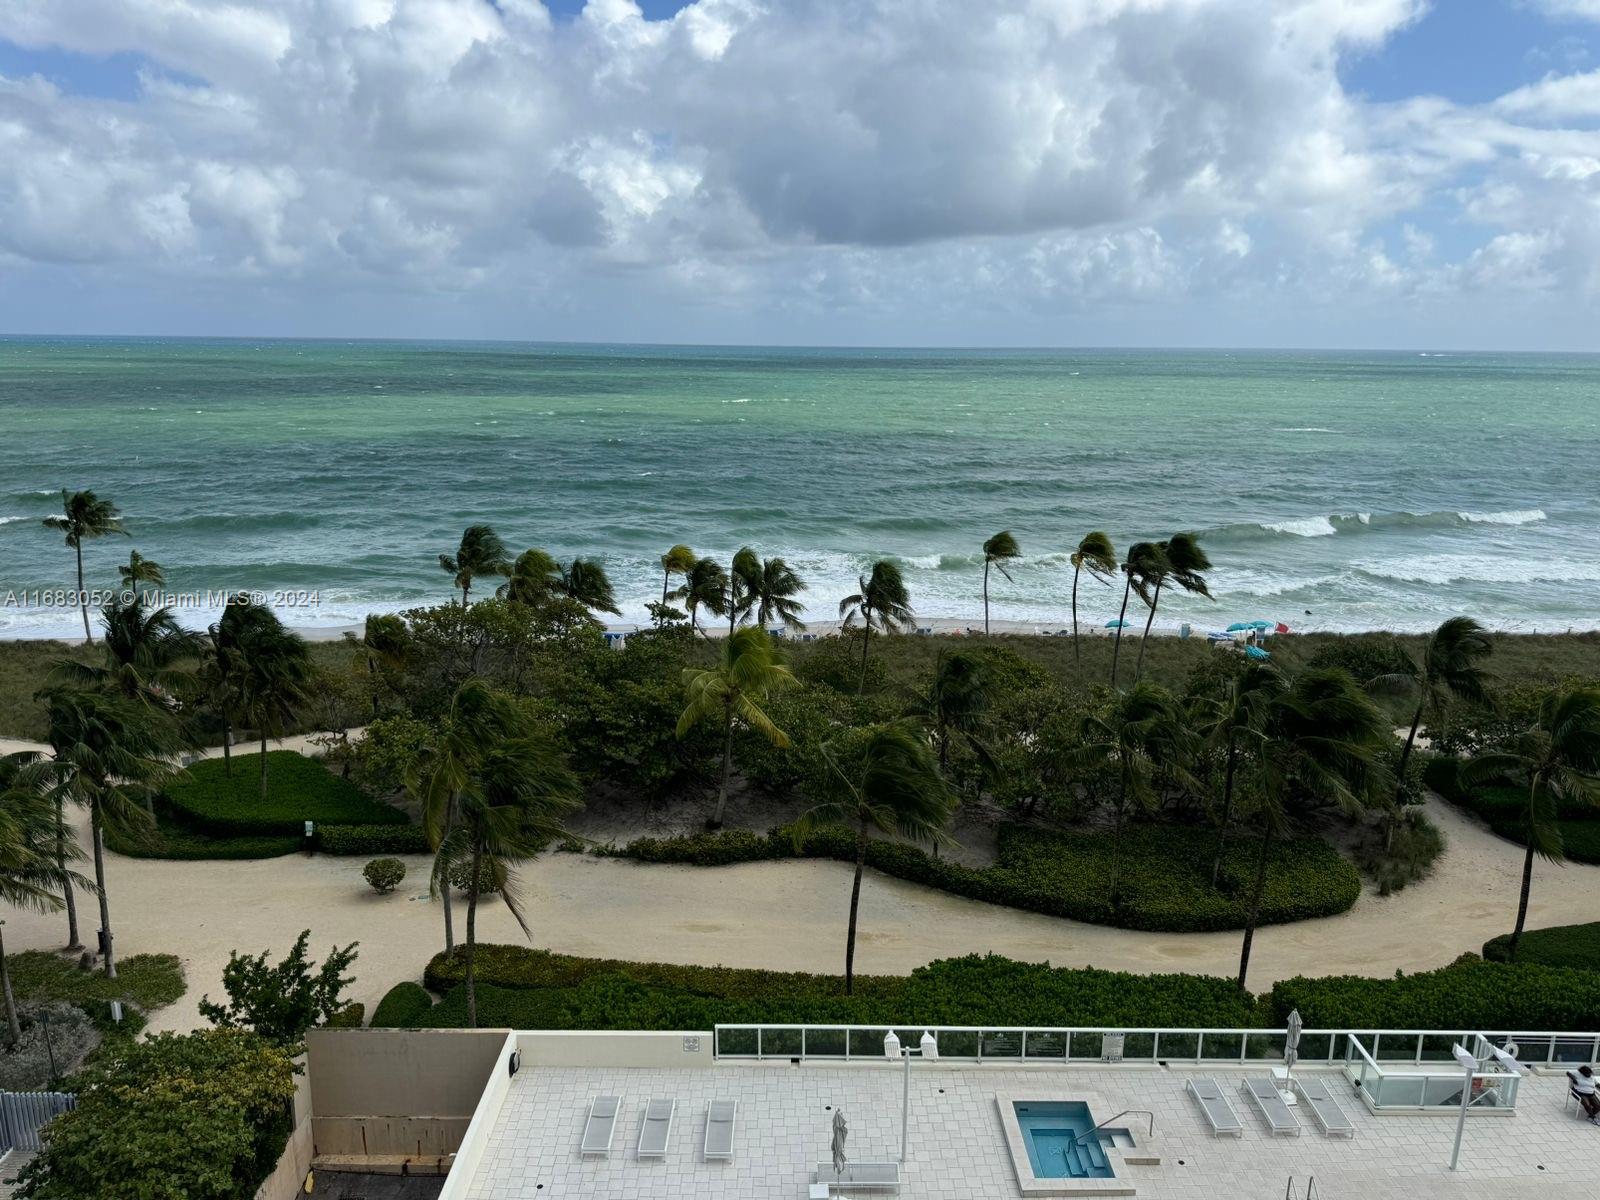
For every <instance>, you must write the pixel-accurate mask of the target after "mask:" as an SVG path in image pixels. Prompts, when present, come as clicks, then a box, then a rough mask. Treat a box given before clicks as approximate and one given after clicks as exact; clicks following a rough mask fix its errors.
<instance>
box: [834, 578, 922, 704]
mask: <svg viewBox="0 0 1600 1200" xmlns="http://www.w3.org/2000/svg"><path fill="white" fill-rule="evenodd" d="M857 583H858V584H859V586H860V588H861V590H860V591H858V592H856V594H855V595H853V596H846V597H845V598H844V599H843V600H841V601H839V616H840V617H841V618H843V620H844V628H845V629H850V628H851V627H852V626H853V625H854V624H855V623H856V622H857V621H860V622H861V684H860V686H859V687H857V688H856V693H857V694H858V695H859V694H860V693H862V692H864V691H866V690H867V646H868V644H869V643H870V642H871V641H872V629H873V626H877V627H878V629H880V630H882V631H883V632H884V633H892V632H895V631H897V630H901V629H905V628H907V627H908V626H909V625H910V624H911V623H912V622H913V621H914V620H916V617H915V616H913V615H912V612H911V593H910V592H909V591H907V590H906V581H905V580H904V579H903V578H902V577H901V575H900V568H899V567H897V566H895V565H894V564H893V563H892V562H889V561H888V560H887V559H879V560H878V561H877V562H875V563H873V564H872V574H870V575H862V576H860V577H859V579H858V580H857Z"/></svg>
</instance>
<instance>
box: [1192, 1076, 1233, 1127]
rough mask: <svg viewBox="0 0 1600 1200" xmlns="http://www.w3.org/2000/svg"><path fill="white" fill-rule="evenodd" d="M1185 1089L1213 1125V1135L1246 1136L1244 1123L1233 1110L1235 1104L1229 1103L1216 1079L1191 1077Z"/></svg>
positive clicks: (1207, 1122)
mask: <svg viewBox="0 0 1600 1200" xmlns="http://www.w3.org/2000/svg"><path fill="white" fill-rule="evenodd" d="M1183 1090H1184V1091H1186V1092H1188V1093H1189V1095H1191V1096H1193V1097H1194V1100H1195V1103H1196V1104H1198V1105H1199V1106H1200V1111H1201V1112H1202V1113H1203V1114H1205V1118H1206V1124H1208V1125H1210V1126H1211V1133H1212V1136H1214V1137H1243V1136H1244V1123H1243V1122H1241V1121H1240V1120H1239V1114H1238V1113H1236V1112H1234V1111H1233V1105H1231V1104H1229V1103H1228V1098H1227V1097H1226V1096H1224V1095H1223V1094H1222V1089H1221V1088H1220V1087H1218V1086H1217V1081H1216V1080H1215V1079H1191V1080H1189V1081H1188V1082H1187V1083H1185V1084H1184V1085H1183Z"/></svg>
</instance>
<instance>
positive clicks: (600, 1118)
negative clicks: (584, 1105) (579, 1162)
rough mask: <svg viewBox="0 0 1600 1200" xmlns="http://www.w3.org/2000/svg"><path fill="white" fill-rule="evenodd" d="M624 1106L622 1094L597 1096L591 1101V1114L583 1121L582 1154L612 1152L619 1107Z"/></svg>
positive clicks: (605, 1153)
mask: <svg viewBox="0 0 1600 1200" xmlns="http://www.w3.org/2000/svg"><path fill="white" fill-rule="evenodd" d="M621 1106H622V1097H621V1096H596V1097H595V1098H594V1099H593V1100H591V1101H589V1116H588V1118H587V1119H586V1120H585V1121H584V1123H583V1146H582V1148H581V1149H580V1151H579V1153H581V1154H599V1155H602V1156H604V1155H607V1154H610V1153H611V1139H612V1138H613V1137H614V1136H615V1135H616V1132H617V1109H618V1108H620V1107H621Z"/></svg>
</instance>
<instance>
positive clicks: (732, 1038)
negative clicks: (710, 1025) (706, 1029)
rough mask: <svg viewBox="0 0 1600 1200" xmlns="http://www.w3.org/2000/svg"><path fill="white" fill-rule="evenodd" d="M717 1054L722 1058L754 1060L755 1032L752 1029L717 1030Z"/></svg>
mask: <svg viewBox="0 0 1600 1200" xmlns="http://www.w3.org/2000/svg"><path fill="white" fill-rule="evenodd" d="M717 1053H718V1054H719V1055H721V1056H722V1057H723V1058H754V1057H755V1054H756V1031H755V1030H754V1029H719V1030H717Z"/></svg>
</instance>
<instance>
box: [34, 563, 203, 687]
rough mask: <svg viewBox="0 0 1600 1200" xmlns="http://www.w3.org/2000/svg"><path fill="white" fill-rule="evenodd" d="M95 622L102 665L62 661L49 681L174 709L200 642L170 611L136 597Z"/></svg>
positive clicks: (117, 602)
mask: <svg viewBox="0 0 1600 1200" xmlns="http://www.w3.org/2000/svg"><path fill="white" fill-rule="evenodd" d="M100 620H101V623H102V624H103V625H104V626H105V662H104V664H103V665H100V666H94V665H91V664H89V663H82V662H79V661H78V660H76V659H71V658H63V659H60V660H58V661H57V662H56V664H55V665H54V667H52V668H51V672H50V678H51V681H52V682H54V683H58V684H65V685H68V686H71V687H89V688H104V689H107V690H110V691H115V692H118V693H120V694H121V695H123V696H126V697H127V698H128V699H130V700H138V701H140V702H141V703H144V704H153V705H157V706H160V707H163V708H171V707H173V706H174V705H175V704H176V703H177V698H178V696H179V695H180V693H182V692H183V691H184V690H185V689H187V687H188V686H189V684H190V683H191V682H192V680H193V679H194V668H195V665H196V663H197V662H198V660H199V659H200V656H201V654H202V647H203V642H202V640H201V638H200V637H199V636H198V635H197V634H194V633H191V632H190V631H189V630H187V629H184V628H183V627H182V626H181V625H179V624H178V618H177V617H176V616H174V615H173V612H172V609H170V608H168V607H165V606H163V607H160V608H152V607H151V606H150V605H149V603H148V602H147V601H146V599H145V597H144V596H142V595H140V594H138V593H136V592H135V593H130V594H127V595H123V596H117V597H116V598H115V599H113V600H112V601H111V603H110V604H108V605H106V607H105V609H104V611H103V612H102V613H101V616H100Z"/></svg>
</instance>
